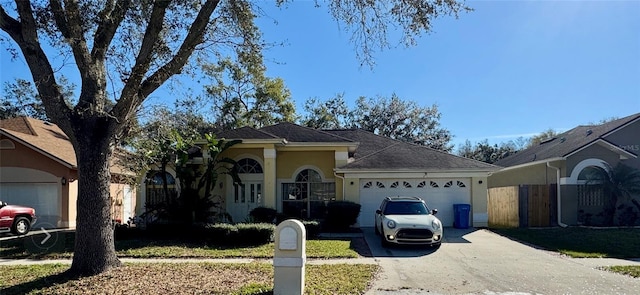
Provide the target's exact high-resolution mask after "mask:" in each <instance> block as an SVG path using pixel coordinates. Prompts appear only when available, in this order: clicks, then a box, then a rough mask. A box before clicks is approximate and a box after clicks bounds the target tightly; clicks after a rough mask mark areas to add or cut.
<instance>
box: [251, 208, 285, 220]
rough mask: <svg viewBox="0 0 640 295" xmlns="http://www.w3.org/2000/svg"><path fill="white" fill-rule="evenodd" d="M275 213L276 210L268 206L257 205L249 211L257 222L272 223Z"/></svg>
mask: <svg viewBox="0 0 640 295" xmlns="http://www.w3.org/2000/svg"><path fill="white" fill-rule="evenodd" d="M277 214H278V211H277V210H276V209H273V208H268V207H257V208H255V209H253V210H251V212H249V216H251V218H252V220H253V221H255V222H258V223H273V222H274V221H275V220H276V215H277Z"/></svg>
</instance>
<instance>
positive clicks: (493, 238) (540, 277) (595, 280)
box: [364, 228, 640, 295]
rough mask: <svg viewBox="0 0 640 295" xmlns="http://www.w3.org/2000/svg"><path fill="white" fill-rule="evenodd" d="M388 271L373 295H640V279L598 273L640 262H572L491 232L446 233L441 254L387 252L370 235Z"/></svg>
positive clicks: (372, 246) (422, 250) (410, 250)
mask: <svg viewBox="0 0 640 295" xmlns="http://www.w3.org/2000/svg"><path fill="white" fill-rule="evenodd" d="M364 232H365V238H366V240H367V243H368V244H369V247H370V249H371V252H372V255H373V256H374V258H375V260H376V261H377V262H378V264H379V265H380V266H381V267H382V272H381V273H380V274H379V275H378V277H377V279H376V280H375V281H374V285H373V287H372V289H371V290H370V291H369V292H368V293H367V294H369V295H371V294H640V279H634V278H632V277H630V276H624V275H620V274H615V273H611V272H607V271H603V270H599V269H597V267H599V266H605V265H615V264H622V265H632V264H640V262H638V261H631V260H617V259H572V258H567V257H564V256H561V255H559V254H557V253H553V252H548V251H543V250H539V249H535V248H532V247H529V246H526V245H523V244H520V243H517V242H514V241H512V240H510V239H508V238H505V237H502V236H500V235H498V234H495V233H493V232H491V231H488V230H482V229H480V230H476V229H468V230H461V229H453V228H445V239H444V240H443V242H444V243H443V244H442V246H441V247H440V249H438V250H435V251H434V250H430V249H425V248H420V247H397V248H396V247H394V248H391V249H387V248H382V247H381V245H380V239H379V237H377V236H375V234H374V232H373V228H367V229H364Z"/></svg>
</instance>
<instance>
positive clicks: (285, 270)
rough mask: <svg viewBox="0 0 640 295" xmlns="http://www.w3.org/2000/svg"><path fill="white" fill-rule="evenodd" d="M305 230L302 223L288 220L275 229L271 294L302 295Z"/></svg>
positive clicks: (305, 257) (305, 256) (305, 258)
mask: <svg viewBox="0 0 640 295" xmlns="http://www.w3.org/2000/svg"><path fill="white" fill-rule="evenodd" d="M306 235H307V233H306V230H305V228H304V225H303V224H302V222H300V221H298V220H295V219H288V220H285V221H283V222H282V223H280V224H279V225H278V226H277V227H276V235H275V253H274V255H273V268H274V274H273V294H274V295H302V293H303V292H304V265H305V262H306V260H307V254H306V240H307V239H306Z"/></svg>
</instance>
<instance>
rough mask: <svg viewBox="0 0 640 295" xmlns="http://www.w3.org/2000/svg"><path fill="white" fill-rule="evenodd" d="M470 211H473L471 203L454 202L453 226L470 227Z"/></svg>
mask: <svg viewBox="0 0 640 295" xmlns="http://www.w3.org/2000/svg"><path fill="white" fill-rule="evenodd" d="M469 211H471V205H469V204H453V216H454V218H453V227H455V228H469Z"/></svg>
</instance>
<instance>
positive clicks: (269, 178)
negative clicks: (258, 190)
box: [262, 149, 278, 209]
mask: <svg viewBox="0 0 640 295" xmlns="http://www.w3.org/2000/svg"><path fill="white" fill-rule="evenodd" d="M263 169H264V174H263V175H264V196H263V197H262V199H263V205H264V206H265V207H269V208H273V209H276V208H278V206H277V205H278V204H277V203H276V202H277V200H278V198H277V197H276V150H275V149H264V168H263Z"/></svg>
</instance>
